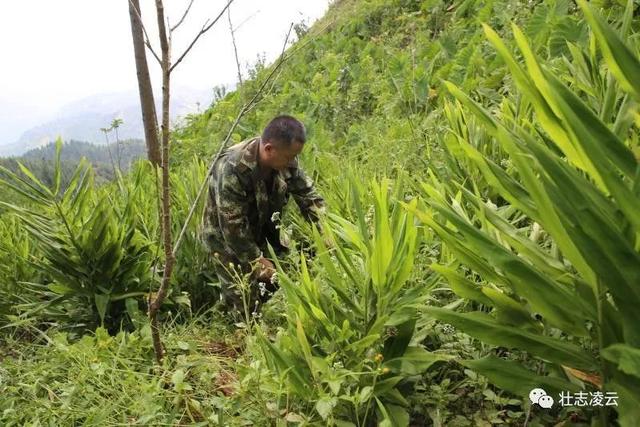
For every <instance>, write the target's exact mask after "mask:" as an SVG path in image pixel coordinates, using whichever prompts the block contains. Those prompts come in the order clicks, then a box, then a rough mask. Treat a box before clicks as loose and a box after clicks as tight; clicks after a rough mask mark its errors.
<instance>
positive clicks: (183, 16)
mask: <svg viewBox="0 0 640 427" xmlns="http://www.w3.org/2000/svg"><path fill="white" fill-rule="evenodd" d="M192 5H193V0H191V1H190V2H189V6H187V9H186V10H185V11H184V14H183V15H182V18H180V20H179V21H178V23H177V24H176V25H174V26H173V27H169V32H170V33H173V32H174V31H175V30H177V29H178V27H179V26H180V24H182V21H184V18H186V17H187V14H188V13H189V10H191V6H192Z"/></svg>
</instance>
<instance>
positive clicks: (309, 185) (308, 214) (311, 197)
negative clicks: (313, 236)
mask: <svg viewBox="0 0 640 427" xmlns="http://www.w3.org/2000/svg"><path fill="white" fill-rule="evenodd" d="M287 187H288V190H289V193H291V195H292V196H293V199H294V200H295V201H296V204H297V205H298V207H299V208H300V212H301V213H302V215H303V216H304V217H305V218H306V219H307V220H308V221H314V222H315V221H318V219H319V218H320V216H321V214H324V212H325V209H326V207H325V202H324V199H323V198H322V196H320V194H319V193H318V191H317V190H316V188H315V187H314V185H313V181H312V180H311V178H309V177H308V176H307V175H306V174H305V173H304V171H303V170H302V169H301V168H296V169H295V171H294V172H293V173H292V176H291V180H290V181H289V182H288V183H287Z"/></svg>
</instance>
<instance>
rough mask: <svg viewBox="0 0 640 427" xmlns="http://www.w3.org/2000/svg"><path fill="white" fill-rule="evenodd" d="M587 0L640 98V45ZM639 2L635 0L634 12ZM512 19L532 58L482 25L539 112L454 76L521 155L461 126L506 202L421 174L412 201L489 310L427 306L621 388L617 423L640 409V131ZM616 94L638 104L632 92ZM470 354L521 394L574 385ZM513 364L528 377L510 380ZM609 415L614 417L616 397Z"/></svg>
mask: <svg viewBox="0 0 640 427" xmlns="http://www.w3.org/2000/svg"><path fill="white" fill-rule="evenodd" d="M579 4H580V6H581V8H582V9H583V11H584V13H585V15H586V18H587V21H588V23H589V25H590V26H591V29H592V31H593V34H594V37H595V40H596V41H597V43H598V44H599V45H600V47H601V48H602V52H603V57H604V60H605V63H606V66H607V67H608V69H609V70H610V72H611V73H612V74H613V76H615V78H616V79H617V80H618V84H619V85H620V87H621V88H622V89H623V90H624V91H625V92H627V93H628V96H630V97H633V98H635V99H638V93H640V92H639V91H637V90H636V89H637V88H636V86H637V84H636V83H635V81H636V80H637V79H635V80H634V79H633V78H631V76H638V75H640V62H639V61H638V58H637V56H636V54H635V53H633V50H632V49H630V48H629V47H628V46H627V45H626V43H625V42H624V41H623V40H622V39H621V37H620V36H619V35H618V34H617V33H616V31H614V30H613V29H611V27H610V26H608V25H607V24H606V23H605V22H604V20H603V19H602V18H601V17H600V16H599V15H598V13H597V12H595V11H594V10H593V9H592V8H591V7H590V6H589V5H588V4H586V3H585V2H583V1H580V2H579ZM632 10H633V4H632V2H631V1H629V3H628V8H627V15H626V16H627V18H625V21H626V19H628V17H629V16H630V13H631V11H632ZM624 26H625V25H623V27H624ZM627 28H628V25H627ZM513 31H514V34H515V41H516V44H517V45H518V47H519V49H520V52H521V54H522V57H523V58H524V61H525V66H522V65H520V64H519V63H518V61H517V60H516V58H515V57H514V56H513V54H512V53H511V52H510V51H509V50H508V48H507V47H506V45H505V43H504V42H503V40H502V39H501V38H500V37H499V36H498V35H497V34H496V33H495V32H494V31H493V30H492V29H490V28H489V27H485V32H486V35H487V38H488V39H489V41H490V42H491V43H492V44H493V45H494V46H495V48H496V49H497V51H498V53H499V54H500V55H501V56H502V58H503V60H504V61H505V63H506V64H507V66H508V67H509V69H510V71H511V74H512V76H513V78H514V80H515V82H516V84H517V86H518V88H519V90H520V92H521V93H522V95H523V98H524V100H525V102H527V103H529V104H530V105H531V106H532V107H533V110H534V111H535V116H534V117H533V118H526V117H520V118H519V119H517V120H515V119H513V118H509V117H508V116H503V117H502V118H501V119H500V118H496V117H494V116H493V115H491V114H490V113H489V112H488V111H486V110H485V109H484V108H483V107H482V106H480V105H479V104H477V103H476V102H474V101H473V100H472V99H471V98H469V97H468V96H467V95H466V94H464V93H463V92H462V91H461V90H459V89H458V88H456V87H455V86H453V85H452V84H449V85H448V87H449V90H450V92H451V93H452V94H453V95H454V96H455V97H456V98H457V100H458V102H459V103H460V104H459V108H460V109H462V108H463V107H462V106H464V107H465V108H466V109H467V110H468V111H470V112H471V113H472V114H473V115H474V116H475V118H476V119H477V120H478V121H480V122H481V123H482V124H483V126H484V128H485V129H486V131H487V132H489V134H490V135H492V136H493V138H494V140H495V141H496V143H497V144H499V145H500V147H501V148H502V149H503V150H504V151H505V152H506V153H507V154H508V157H509V160H510V162H512V164H513V166H514V168H513V169H514V170H513V171H512V173H507V172H506V171H505V170H504V169H503V168H502V167H501V166H500V165H499V164H497V163H495V162H494V159H492V158H491V157H489V156H487V155H486V154H484V153H482V152H480V151H478V149H477V148H476V147H475V146H474V144H473V143H472V142H471V141H468V140H466V138H465V137H464V135H461V134H460V133H457V134H456V135H457V139H458V142H459V144H460V147H461V149H462V153H463V156H464V157H465V158H466V159H468V160H470V161H472V162H473V163H474V164H475V166H476V167H477V169H478V170H479V171H480V172H481V173H482V175H483V176H484V178H485V179H486V181H487V182H488V183H489V184H490V185H491V186H492V187H493V188H494V189H495V191H497V193H499V195H500V196H501V197H502V198H503V199H504V200H506V202H507V204H503V206H501V207H498V206H496V205H495V204H493V203H490V202H487V201H485V200H484V199H483V198H482V197H481V195H480V192H479V191H475V192H474V191H473V190H471V191H470V190H468V189H465V188H463V187H459V188H458V190H455V189H454V190H453V191H449V192H445V193H443V192H442V191H437V189H436V187H435V186H433V185H431V184H428V183H425V184H424V190H425V193H426V194H427V195H428V197H427V199H426V205H427V207H423V208H421V209H413V208H411V207H409V208H410V210H411V211H412V212H415V213H416V214H417V215H418V217H419V218H420V219H421V220H422V221H423V222H424V223H425V224H428V225H429V226H430V227H432V228H433V229H434V231H435V232H436V233H438V234H439V235H440V237H441V238H442V240H443V241H444V242H445V244H446V245H447V247H448V248H449V249H450V250H451V251H452V252H453V253H454V254H455V255H456V256H457V257H458V259H459V261H460V264H461V265H464V266H465V267H467V268H470V269H471V270H472V271H473V272H475V273H476V274H478V275H479V276H480V277H481V279H482V280H481V281H480V282H477V281H474V280H473V279H472V278H471V277H469V276H468V275H465V274H462V273H461V272H459V271H458V270H457V268H456V267H457V265H450V266H437V267H435V269H436V270H437V271H438V272H439V273H441V274H442V275H443V276H444V277H446V278H447V279H448V281H449V284H450V286H451V288H452V290H453V291H454V292H456V293H457V294H459V295H460V296H463V297H465V298H469V299H473V300H475V301H478V302H479V303H481V304H483V305H485V306H486V307H491V308H492V312H491V313H490V314H487V313H486V312H480V311H478V312H472V313H458V312H454V311H451V310H446V309H441V308H428V309H427V312H428V313H429V314H430V315H432V316H434V317H435V318H437V319H440V320H442V321H445V322H447V323H450V324H453V325H455V326H457V327H459V328H460V329H462V330H463V331H465V332H467V333H468V334H470V335H472V336H475V337H477V338H479V339H480V340H482V341H485V342H487V343H490V344H494V345H500V346H505V347H512V348H518V349H520V350H524V351H527V352H528V353H530V354H531V355H533V356H535V357H537V358H539V359H541V360H543V361H546V362H548V363H549V364H550V365H551V366H556V367H563V368H564V369H565V372H566V374H567V375H568V376H569V377H573V378H572V381H573V382H574V383H576V382H577V383H580V382H579V381H577V380H578V379H580V380H584V381H589V382H591V383H592V384H593V385H595V386H596V387H599V386H601V388H602V390H605V391H616V392H617V393H618V395H619V401H618V405H619V406H618V413H619V421H620V423H621V424H622V425H635V424H636V423H637V419H638V417H639V416H640V411H639V410H638V408H639V407H640V400H639V399H640V370H639V369H638V367H639V366H640V349H639V347H640V330H639V329H638V325H639V324H640V311H638V307H639V306H640V287H639V286H638V285H639V284H640V216H639V215H638V212H640V193H639V191H638V190H639V188H640V186H639V184H640V166H639V164H638V159H637V157H634V153H633V150H636V151H637V149H638V138H637V133H632V132H616V131H615V130H616V127H615V124H614V125H613V126H611V127H609V126H607V123H606V122H604V121H603V118H604V117H605V116H606V118H607V119H608V118H609V115H608V114H607V115H604V116H603V115H601V116H600V117H599V115H598V111H597V110H596V111H594V110H593V108H591V107H590V106H589V105H588V104H587V103H586V102H585V101H584V100H583V98H581V97H580V96H578V95H577V94H576V88H575V87H573V88H572V87H568V86H567V85H566V84H565V83H563V82H562V81H561V80H560V79H559V78H558V77H557V76H556V75H555V74H554V73H552V72H551V71H550V70H549V69H547V68H546V67H545V66H544V65H543V64H541V63H540V62H539V61H538V59H537V58H536V55H535V54H534V52H533V51H532V49H531V47H530V46H529V43H528V42H527V40H526V39H525V37H524V35H523V33H522V32H521V31H520V29H519V28H518V27H517V26H514V27H513ZM573 49H574V51H575V49H577V48H576V47H574V48H573ZM576 54H577V52H576ZM596 105H602V103H596ZM616 105H618V106H620V108H628V104H626V103H623V104H620V103H618V104H616ZM613 113H614V114H612V116H613V117H616V114H615V113H616V112H615V111H613ZM624 113H625V114H627V112H626V111H625V112H624ZM460 114H466V113H462V112H461V113H460ZM616 121H617V119H616ZM612 128H613V130H612ZM627 129H628V128H627ZM618 130H619V129H618ZM459 200H462V201H463V203H459ZM545 236H548V237H545ZM462 363H464V364H466V365H467V366H469V367H471V368H472V369H474V370H476V371H478V372H480V373H483V374H485V375H486V376H487V377H488V378H489V379H490V380H491V381H493V382H494V383H495V384H496V385H498V386H500V387H502V388H505V389H508V390H511V391H513V392H516V393H519V394H522V395H526V394H527V392H528V390H530V389H531V388H534V387H540V386H546V387H548V389H551V390H553V391H558V390H567V391H568V390H571V389H572V388H574V387H575V386H574V385H572V384H570V383H568V382H567V381H566V380H559V379H557V378H550V377H540V376H538V375H536V374H534V373H533V372H530V371H528V370H526V369H523V368H521V367H517V366H515V365H513V364H512V363H510V362H507V361H505V360H502V359H498V358H494V357H492V358H487V359H482V360H478V361H463V362H462ZM514 376H515V377H517V378H519V379H520V380H519V381H517V382H515V381H513V378H514ZM551 382H552V383H553V384H551ZM601 414H602V416H601V424H604V425H606V424H607V422H608V417H607V414H606V408H604V410H602V411H601Z"/></svg>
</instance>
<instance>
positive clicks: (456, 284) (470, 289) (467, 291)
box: [431, 264, 493, 306]
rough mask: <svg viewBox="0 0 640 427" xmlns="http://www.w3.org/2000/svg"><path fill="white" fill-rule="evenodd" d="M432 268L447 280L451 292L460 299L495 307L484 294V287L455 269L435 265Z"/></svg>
mask: <svg viewBox="0 0 640 427" xmlns="http://www.w3.org/2000/svg"><path fill="white" fill-rule="evenodd" d="M431 268H432V269H433V271H435V272H436V273H439V274H441V275H442V276H444V277H445V278H446V279H447V281H448V282H449V286H450V287H451V290H453V292H455V294H456V295H458V296H459V297H462V298H466V299H470V300H473V301H477V302H479V303H482V304H484V305H487V306H492V305H493V302H492V301H491V299H489V298H487V296H486V295H485V294H484V293H483V292H482V288H483V286H482V285H479V284H477V283H473V282H471V281H470V280H467V279H466V278H464V277H463V276H462V275H460V274H458V273H457V272H456V271H455V270H454V269H452V268H449V267H445V266H444V265H439V264H433V265H431Z"/></svg>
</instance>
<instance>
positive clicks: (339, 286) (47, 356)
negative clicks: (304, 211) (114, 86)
mask: <svg viewBox="0 0 640 427" xmlns="http://www.w3.org/2000/svg"><path fill="white" fill-rule="evenodd" d="M638 13H639V9H638V7H637V5H636V4H635V3H634V2H633V1H631V0H629V1H625V2H617V1H607V0H598V1H593V2H590V3H587V2H585V1H582V0H579V1H577V2H572V1H569V0H532V1H529V2H526V3H525V2H522V1H516V0H459V1H448V0H341V1H335V2H334V3H333V4H332V6H331V7H330V9H329V11H328V13H327V14H326V16H324V17H323V18H322V19H321V20H320V21H318V22H316V23H315V24H314V25H313V26H312V27H311V28H308V29H307V28H304V27H301V26H298V27H297V28H296V31H297V32H298V36H299V41H297V42H296V43H295V44H294V45H293V46H291V47H289V49H288V50H287V52H288V54H289V56H288V58H287V60H286V62H285V63H284V64H283V65H282V67H281V68H280V70H279V72H278V73H276V79H275V80H274V82H272V83H271V84H269V85H267V93H266V94H264V96H262V97H261V99H260V102H259V104H258V105H257V106H255V107H254V108H253V109H252V110H251V111H250V112H249V113H248V114H247V115H246V116H245V117H243V119H242V120H241V121H240V123H239V125H238V126H237V128H236V129H235V130H234V132H233V135H232V141H231V142H230V143H235V142H238V141H241V140H243V139H245V138H247V137H250V136H253V135H256V134H259V133H260V132H261V130H262V128H263V126H264V125H265V123H267V122H268V121H269V120H270V119H271V118H272V117H273V116H275V115H278V114H283V113H286V114H291V115H294V116H296V117H298V118H300V119H301V120H302V121H303V122H304V124H305V125H306V127H307V132H308V141H307V143H306V144H305V148H304V151H303V153H302V156H301V164H302V166H303V167H304V169H305V171H306V172H307V173H308V174H309V175H310V176H312V177H313V179H314V181H315V182H316V184H317V187H318V189H319V191H320V193H321V194H322V196H323V197H324V198H325V200H326V202H327V206H328V212H329V213H328V215H326V217H325V218H323V222H322V227H321V229H318V228H313V227H311V226H310V225H309V224H308V223H307V222H305V221H303V219H302V218H301V216H300V215H299V214H298V212H297V209H296V208H295V205H294V204H293V203H290V206H289V208H288V209H287V211H286V212H283V215H281V216H280V215H278V217H280V221H281V222H280V223H279V224H278V228H279V229H280V230H281V232H282V233H283V234H284V235H286V237H287V238H288V240H289V242H290V247H291V248H292V249H293V250H292V251H291V253H290V254H288V255H287V256H285V257H282V258H280V259H275V258H274V261H275V262H276V264H277V265H276V267H277V275H276V279H274V282H276V283H277V284H278V285H279V286H280V289H279V290H278V291H277V292H276V293H275V295H274V296H273V298H271V299H270V300H269V302H267V303H266V304H265V305H264V306H260V307H259V308H260V310H257V309H256V307H255V306H253V307H251V306H249V305H250V304H249V303H248V302H247V301H249V295H250V294H251V293H252V292H256V291H257V290H258V289H260V288H256V287H255V286H256V285H255V283H253V282H252V281H251V276H250V275H249V274H246V275H245V274H242V272H241V271H236V273H237V275H236V276H237V277H236V278H235V283H234V286H235V287H236V288H235V289H236V290H238V292H239V293H240V296H241V298H242V300H243V301H244V307H243V309H244V312H243V313H241V314H240V315H238V316H235V317H234V316H232V315H231V313H229V311H228V309H227V308H225V307H224V305H222V304H221V303H219V301H220V299H221V289H220V287H221V284H220V283H219V281H218V279H217V277H216V275H215V272H214V271H213V269H212V263H213V262H216V258H215V256H212V255H211V254H210V253H208V252H207V251H206V249H205V247H204V245H203V244H202V241H201V237H202V231H203V230H202V215H203V211H204V206H203V202H202V201H200V204H199V205H197V207H198V209H197V210H196V217H195V218H194V219H193V220H192V221H191V222H190V223H189V224H187V227H186V231H185V234H184V240H183V246H182V247H181V248H180V250H179V251H178V252H177V254H176V266H175V271H174V272H173V276H172V281H171V290H170V295H169V297H168V299H169V301H168V302H167V303H166V304H165V306H164V307H163V311H162V316H161V318H162V319H161V323H162V327H161V334H162V339H163V343H164V346H165V349H166V354H167V355H166V358H165V359H164V361H163V363H162V365H154V363H155V362H154V361H155V357H154V352H153V349H152V345H151V327H150V325H149V321H148V318H147V317H146V316H145V313H146V312H147V309H148V298H149V297H150V295H151V296H153V295H154V294H155V292H156V290H157V289H158V285H159V282H160V277H161V274H162V270H163V266H164V263H163V261H164V260H163V255H162V247H161V243H160V240H159V238H158V236H159V235H160V233H159V224H158V218H159V212H158V204H159V203H158V199H157V194H158V185H157V175H156V174H154V173H153V171H152V169H151V168H150V167H149V165H148V164H147V163H145V162H140V163H137V164H135V165H134V166H133V167H132V169H131V170H130V172H129V173H128V174H127V175H126V176H125V177H124V178H123V179H122V180H118V181H117V182H114V183H112V184H110V185H104V186H94V185H93V182H92V179H91V177H92V176H93V173H94V172H92V170H91V168H88V167H85V166H81V167H80V168H79V169H78V170H77V171H76V173H75V175H74V176H75V178H74V179H73V180H72V182H71V184H70V186H69V191H59V189H58V188H57V184H56V180H55V179H54V180H53V182H51V183H48V186H47V188H46V189H43V188H42V185H40V184H38V183H37V182H36V181H34V180H29V178H28V176H27V177H26V178H25V179H23V180H22V181H21V180H20V179H19V178H18V177H13V178H11V177H7V178H6V182H5V183H4V184H3V185H4V186H5V188H7V189H10V190H18V191H19V192H21V193H22V194H23V195H26V196H27V198H29V200H30V202H29V203H28V204H26V205H25V206H22V207H19V208H13V210H12V211H10V212H6V213H4V214H3V215H2V216H0V325H1V326H2V329H0V359H1V360H2V362H3V363H2V367H1V368H0V380H1V381H0V395H3V396H8V397H7V398H5V399H0V422H2V423H4V424H6V425H23V424H29V423H39V424H63V425H66V424H77V423H82V424H87V425H93V424H95V425H118V424H128V425H163V424H169V425H216V426H218V425H219V426H241V425H256V426H270V425H276V426H289V425H300V426H325V425H329V426H338V427H347V426H351V427H353V426H356V427H371V426H383V427H395V426H401V427H405V426H492V425H513V426H521V425H525V426H549V425H554V426H569V425H576V426H588V425H589V426H596V425H597V426H602V427H605V426H612V427H613V426H622V427H627V426H635V425H636V424H637V419H638V417H640V410H639V408H640V371H639V370H638V366H640V358H639V354H640V331H639V330H638V328H637V325H638V322H640V315H639V314H638V310H637V307H638V305H640V292H639V291H638V286H637V285H638V278H640V220H638V216H637V212H638V211H640V193H639V192H638V189H639V188H640V186H639V185H638V183H639V182H640V180H639V179H638V170H640V169H639V163H638V162H639V159H640V155H639V154H640V138H639V136H638V135H639V132H638V129H639V128H640V121H638V117H639V113H640V107H639V102H640V86H639V85H638V82H637V79H636V78H635V76H637V75H638V73H640V60H639V59H638V58H639V56H640V38H639V37H638V34H640V21H639V20H638V19H637V17H638ZM483 24H484V26H483ZM271 67H273V64H272V65H271ZM271 70H272V68H270V67H266V68H258V69H256V70H255V73H253V75H252V77H253V78H252V79H249V80H246V81H245V82H243V84H242V85H240V86H239V87H238V88H236V90H235V91H234V92H231V93H229V94H227V95H226V96H225V97H224V98H223V99H220V100H218V101H217V102H216V103H215V104H214V105H212V106H211V107H210V108H208V109H207V110H206V111H204V112H203V113H202V114H194V115H190V116H188V117H187V119H186V122H185V123H184V125H183V126H180V127H178V128H177V129H175V132H174V134H173V139H172V141H173V142H172V153H171V156H172V157H171V168H170V169H171V170H170V179H171V184H172V190H171V191H172V193H171V207H172V215H173V216H172V221H173V222H172V230H173V232H174V239H175V236H176V234H177V233H178V232H179V231H180V230H181V228H182V226H183V225H184V223H185V221H186V218H187V213H188V212H189V210H190V207H191V204H192V203H193V201H194V199H195V197H196V194H197V191H198V189H199V187H200V184H201V183H202V182H203V180H204V179H205V173H206V170H207V168H208V166H209V164H208V163H209V160H210V159H211V156H212V155H213V153H215V152H217V150H218V149H219V148H220V143H221V142H222V141H223V140H224V138H225V136H226V135H227V133H228V132H229V129H230V127H231V125H232V123H233V121H234V118H235V117H236V115H237V114H238V111H240V110H241V108H242V106H243V105H245V103H246V102H248V101H249V100H250V99H252V98H253V97H254V95H255V94H256V91H257V90H258V88H259V87H260V86H261V84H262V82H263V81H264V79H265V78H266V77H267V76H268V75H269V73H270V71H271ZM63 153H64V149H63ZM53 176H54V178H55V176H56V174H55V173H54V174H53ZM23 178H24V177H23ZM12 186H13V187H12ZM226 267H227V266H226V265H225V268H226ZM228 268H229V269H234V268H235V267H234V265H233V264H230V265H229V266H228ZM262 285H263V288H264V289H266V287H265V285H264V284H262ZM252 286H253V288H252ZM261 290H262V289H261ZM4 330H6V331H7V332H6V333H4V332H2V331H4Z"/></svg>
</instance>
